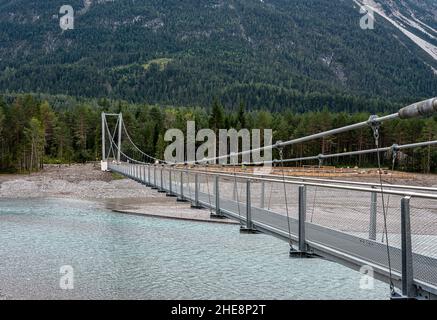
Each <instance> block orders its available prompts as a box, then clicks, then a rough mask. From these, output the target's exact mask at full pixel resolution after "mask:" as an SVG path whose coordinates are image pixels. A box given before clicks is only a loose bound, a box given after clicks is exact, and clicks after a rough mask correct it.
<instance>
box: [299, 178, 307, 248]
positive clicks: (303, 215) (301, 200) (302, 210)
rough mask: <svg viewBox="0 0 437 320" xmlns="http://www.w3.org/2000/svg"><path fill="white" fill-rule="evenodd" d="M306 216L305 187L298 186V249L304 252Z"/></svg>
mask: <svg viewBox="0 0 437 320" xmlns="http://www.w3.org/2000/svg"><path fill="white" fill-rule="evenodd" d="M306 216H307V204H306V187H305V186H300V187H299V251H301V252H306V239H305V222H306Z"/></svg>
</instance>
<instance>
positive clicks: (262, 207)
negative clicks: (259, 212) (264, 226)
mask: <svg viewBox="0 0 437 320" xmlns="http://www.w3.org/2000/svg"><path fill="white" fill-rule="evenodd" d="M265 194H266V183H265V182H264V181H261V198H260V208H261V209H264V208H265V206H266V205H265Z"/></svg>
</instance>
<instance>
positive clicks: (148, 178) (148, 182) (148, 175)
mask: <svg viewBox="0 0 437 320" xmlns="http://www.w3.org/2000/svg"><path fill="white" fill-rule="evenodd" d="M150 166H151V164H150V163H149V165H148V166H147V185H148V186H151V185H152V182H151V179H150V178H151V175H150Z"/></svg>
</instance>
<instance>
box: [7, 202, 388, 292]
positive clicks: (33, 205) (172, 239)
mask: <svg viewBox="0 0 437 320" xmlns="http://www.w3.org/2000/svg"><path fill="white" fill-rule="evenodd" d="M238 228H239V227H238V226H236V225H223V224H213V223H201V222H199V223H198V222H191V221H181V220H166V219H157V218H150V217H142V216H134V215H124V214H118V213H113V212H111V211H109V210H106V209H104V208H103V207H102V206H100V205H99V204H97V203H94V202H88V201H76V200H67V199H43V200H41V199H38V200H25V201H23V200H0V299H386V298H388V295H389V289H388V285H386V284H384V283H382V282H379V281H376V280H375V283H374V288H373V289H362V288H360V279H361V275H360V273H358V272H355V271H352V270H350V269H348V268H346V267H343V266H340V265H338V264H335V263H332V262H329V261H326V260H323V259H290V258H289V257H288V244H287V243H285V242H283V241H281V240H278V239H275V238H274V237H271V236H267V235H261V234H260V235H243V234H240V233H239V230H238ZM63 266H71V267H72V269H70V268H69V267H64V270H66V272H67V274H64V273H61V272H60V271H61V267H63ZM61 279H62V281H61ZM65 279H69V280H70V282H69V284H70V285H71V286H73V289H70V290H65V285H64V286H63V287H64V289H61V285H60V282H62V283H63V284H65ZM71 286H70V287H69V286H67V287H69V288H71Z"/></svg>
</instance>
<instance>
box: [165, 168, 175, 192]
mask: <svg viewBox="0 0 437 320" xmlns="http://www.w3.org/2000/svg"><path fill="white" fill-rule="evenodd" d="M172 175H173V173H172V170H171V167H170V168H169V170H168V193H167V197H172V198H174V197H176V195H175V194H174V192H173V177H172Z"/></svg>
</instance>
